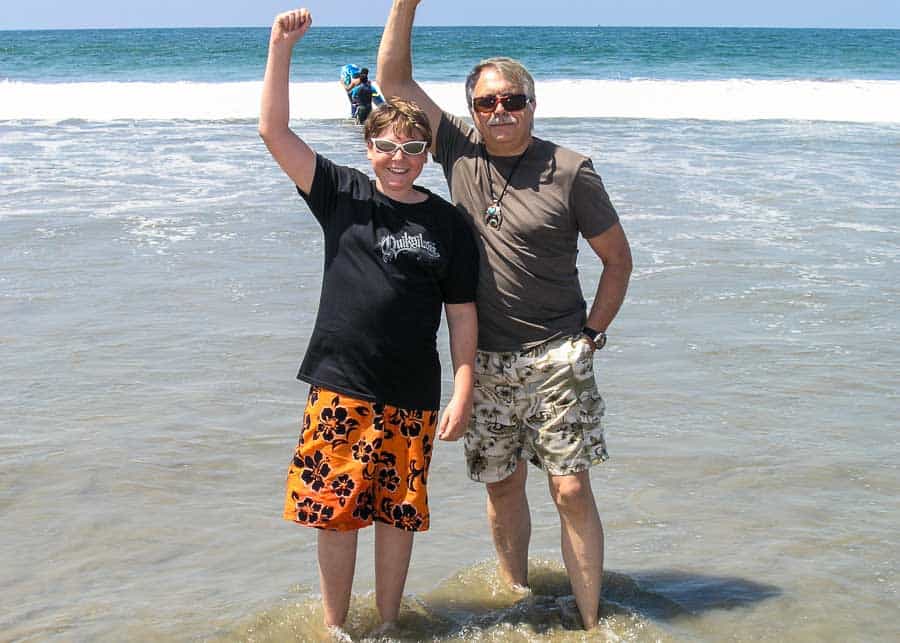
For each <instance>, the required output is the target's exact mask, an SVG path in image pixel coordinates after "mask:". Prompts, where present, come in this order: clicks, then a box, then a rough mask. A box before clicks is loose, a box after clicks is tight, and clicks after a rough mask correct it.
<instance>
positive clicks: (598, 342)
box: [581, 326, 606, 351]
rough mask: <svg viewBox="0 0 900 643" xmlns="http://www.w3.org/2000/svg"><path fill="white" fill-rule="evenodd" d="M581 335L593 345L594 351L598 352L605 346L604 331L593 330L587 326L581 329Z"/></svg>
mask: <svg viewBox="0 0 900 643" xmlns="http://www.w3.org/2000/svg"><path fill="white" fill-rule="evenodd" d="M581 334H582V335H584V336H585V337H587V339H588V341H590V342H591V344H593V345H594V350H596V351H599V350H600V349H601V348H603V347H604V346H606V331H605V330H594V329H593V328H590V327H588V326H585V327H584V328H582V329H581Z"/></svg>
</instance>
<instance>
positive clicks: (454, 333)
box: [437, 302, 478, 442]
mask: <svg viewBox="0 0 900 643" xmlns="http://www.w3.org/2000/svg"><path fill="white" fill-rule="evenodd" d="M444 308H445V311H446V313H447V327H448V328H449V330H450V356H451V357H452V359H453V397H451V398H450V402H449V403H448V404H447V408H445V409H444V413H443V414H442V415H441V419H440V422H438V428H437V435H438V437H439V438H440V439H441V440H448V441H451V442H452V441H454V440H458V439H460V438H461V437H462V436H463V434H464V433H465V432H466V427H467V426H468V424H469V416H470V415H472V387H473V386H474V385H475V350H476V346H477V345H478V315H477V313H476V310H475V304H474V303H472V302H470V303H466V304H447V305H446V306H445V307H444Z"/></svg>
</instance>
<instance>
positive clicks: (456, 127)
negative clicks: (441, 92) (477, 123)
mask: <svg viewBox="0 0 900 643" xmlns="http://www.w3.org/2000/svg"><path fill="white" fill-rule="evenodd" d="M476 138H477V137H476V134H475V128H473V127H472V126H471V125H469V124H467V123H466V122H465V121H463V120H462V119H460V118H457V117H456V116H453V115H452V114H450V113H448V112H442V113H441V122H440V123H439V124H438V128H437V134H436V135H435V146H434V154H433V157H434V160H435V161H437V162H438V163H439V164H440V165H441V167H443V168H444V174H445V175H446V176H447V178H448V179H449V178H450V176H449V174H448V172H449V171H450V170H451V169H452V167H453V163H454V161H456V159H458V158H459V157H460V156H462V155H463V154H465V153H466V152H467V151H470V150H471V149H472V148H474V147H475V145H477V141H476Z"/></svg>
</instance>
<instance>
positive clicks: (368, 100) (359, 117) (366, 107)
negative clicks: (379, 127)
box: [350, 67, 375, 125]
mask: <svg viewBox="0 0 900 643" xmlns="http://www.w3.org/2000/svg"><path fill="white" fill-rule="evenodd" d="M374 93H375V92H374V90H373V89H372V83H371V82H370V81H369V70H368V69H366V68H365V67H363V68H362V69H361V70H360V71H359V82H358V83H357V84H356V85H355V86H354V87H353V89H351V90H350V102H351V103H352V104H353V117H354V118H355V119H356V122H357V123H359V124H360V125H362V124H363V123H365V122H366V119H367V118H369V114H371V113H372V100H373V98H374Z"/></svg>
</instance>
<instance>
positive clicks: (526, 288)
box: [378, 0, 631, 629]
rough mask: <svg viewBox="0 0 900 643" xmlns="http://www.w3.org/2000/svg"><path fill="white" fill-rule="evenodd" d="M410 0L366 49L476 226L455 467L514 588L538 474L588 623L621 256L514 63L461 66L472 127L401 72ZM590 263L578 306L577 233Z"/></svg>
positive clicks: (407, 65)
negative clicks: (472, 308)
mask: <svg viewBox="0 0 900 643" xmlns="http://www.w3.org/2000/svg"><path fill="white" fill-rule="evenodd" d="M418 4H419V0H394V3H393V6H392V8H391V12H390V15H389V16H388V20H387V24H386V25H385V30H384V34H383V36H382V40H381V47H380V49H379V52H378V83H379V85H380V86H381V88H382V91H383V93H384V95H385V96H399V97H402V98H405V99H409V100H413V101H415V102H416V103H417V104H418V105H420V106H421V107H422V108H423V109H424V111H425V112H426V114H427V115H428V118H429V121H430V122H432V123H436V124H439V125H438V131H437V135H436V136H435V139H434V141H433V143H432V148H431V150H432V153H433V155H434V157H435V159H436V160H437V161H438V162H440V163H441V165H442V166H443V168H444V174H445V176H446V177H447V181H448V183H449V185H450V193H451V195H452V200H453V201H454V202H455V203H456V204H457V206H458V207H460V208H461V209H463V210H464V211H466V212H467V213H468V215H469V216H470V217H471V222H472V224H473V226H474V227H475V229H476V230H477V231H478V232H479V234H480V261H481V266H480V274H479V284H478V296H477V304H478V323H479V336H478V348H479V352H478V358H477V361H476V382H475V409H474V413H473V417H472V420H471V422H470V423H469V426H468V428H467V432H466V436H465V444H466V459H467V464H468V469H469V476H470V477H471V478H472V479H474V480H477V481H481V482H485V483H486V486H487V511H488V518H489V522H490V525H491V530H492V533H493V538H494V545H495V548H496V551H497V556H498V560H499V568H500V573H501V576H502V577H503V579H504V580H505V581H506V582H507V583H509V584H510V585H512V586H513V587H516V586H519V587H522V588H525V587H527V585H528V544H529V540H530V535H531V518H530V514H529V509H528V500H527V497H526V494H525V482H526V476H527V465H526V463H525V460H526V459H527V460H529V461H531V462H532V463H534V464H535V465H537V466H538V467H540V468H541V469H542V470H544V471H546V472H547V476H548V482H549V487H550V494H551V496H552V498H553V501H554V503H555V504H556V507H557V510H558V513H559V517H560V527H561V541H562V554H563V560H564V563H565V566H566V570H567V572H568V575H569V579H570V581H571V583H572V590H573V593H574V595H575V600H576V603H577V605H578V610H579V613H580V615H581V619H582V623H583V625H584V627H585V628H586V629H592V628H593V627H595V626H596V625H597V622H598V609H599V604H600V590H601V582H602V574H603V527H602V524H601V522H600V517H599V514H598V512H597V507H596V504H595V501H594V496H593V492H592V490H591V483H590V474H589V468H590V466H592V465H593V464H596V463H598V462H601V461H602V460H604V459H606V447H605V441H604V436H603V432H602V428H601V426H600V417H601V416H602V414H603V401H602V399H601V398H600V395H599V393H598V392H597V388H596V383H595V382H594V376H593V354H594V351H595V350H597V349H600V348H602V347H603V345H604V344H605V342H606V329H607V328H608V327H609V325H610V323H611V322H612V320H613V318H614V317H615V315H616V313H617V312H618V310H619V307H620V306H621V304H622V300H623V299H624V297H625V291H626V288H627V286H628V279H629V276H630V274H631V252H630V249H629V246H628V241H627V239H626V237H625V233H624V231H623V230H622V227H621V225H620V224H619V222H618V216H617V215H616V212H615V210H614V208H613V207H612V205H611V204H610V202H609V197H608V196H607V194H606V191H605V189H604V187H603V183H602V181H601V180H600V177H599V176H598V175H597V173H596V172H595V171H594V169H593V166H592V164H591V161H590V159H588V158H586V157H584V156H581V155H579V154H577V153H575V152H573V151H571V150H567V149H565V148H562V147H559V146H557V145H554V144H553V143H551V142H549V141H544V140H541V139H539V138H537V137H535V136H533V135H532V126H533V122H534V112H535V108H536V104H537V103H536V101H535V93H534V81H533V80H532V78H531V75H530V74H529V73H528V72H527V70H525V68H524V67H522V66H521V65H520V64H519V63H517V62H516V61H513V60H510V59H507V58H495V59H490V60H488V61H485V62H483V63H481V64H479V65H478V66H476V67H475V69H473V71H472V73H471V74H470V75H469V78H468V79H467V81H466V97H467V102H468V105H469V111H470V114H471V116H472V119H473V121H474V124H475V128H474V129H472V128H471V127H469V126H468V125H467V124H466V123H464V122H463V121H462V120H460V119H458V118H456V117H454V116H452V115H450V114H447V113H445V112H442V111H441V109H440V107H438V106H437V105H436V104H435V103H434V101H432V100H431V99H430V98H429V96H428V95H427V94H426V93H425V92H424V90H423V89H422V88H421V87H420V86H419V85H418V84H417V83H416V82H415V81H414V80H413V78H412V60H411V53H410V40H411V34H412V24H413V20H414V17H415V11H416V7H417V6H418ZM579 234H580V235H582V236H583V237H585V238H586V239H587V241H588V243H589V245H590V246H591V248H592V249H593V251H594V252H595V253H596V255H597V256H598V257H599V258H600V260H601V261H602V262H603V272H602V275H601V278H600V283H599V285H598V287H597V291H596V294H595V296H594V299H593V303H592V305H591V307H590V311H589V313H588V314H587V315H586V314H585V313H586V310H585V301H584V298H583V296H582V294H581V287H580V284H579V282H578V273H577V269H576V262H575V259H576V253H577V245H578V235H579Z"/></svg>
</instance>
